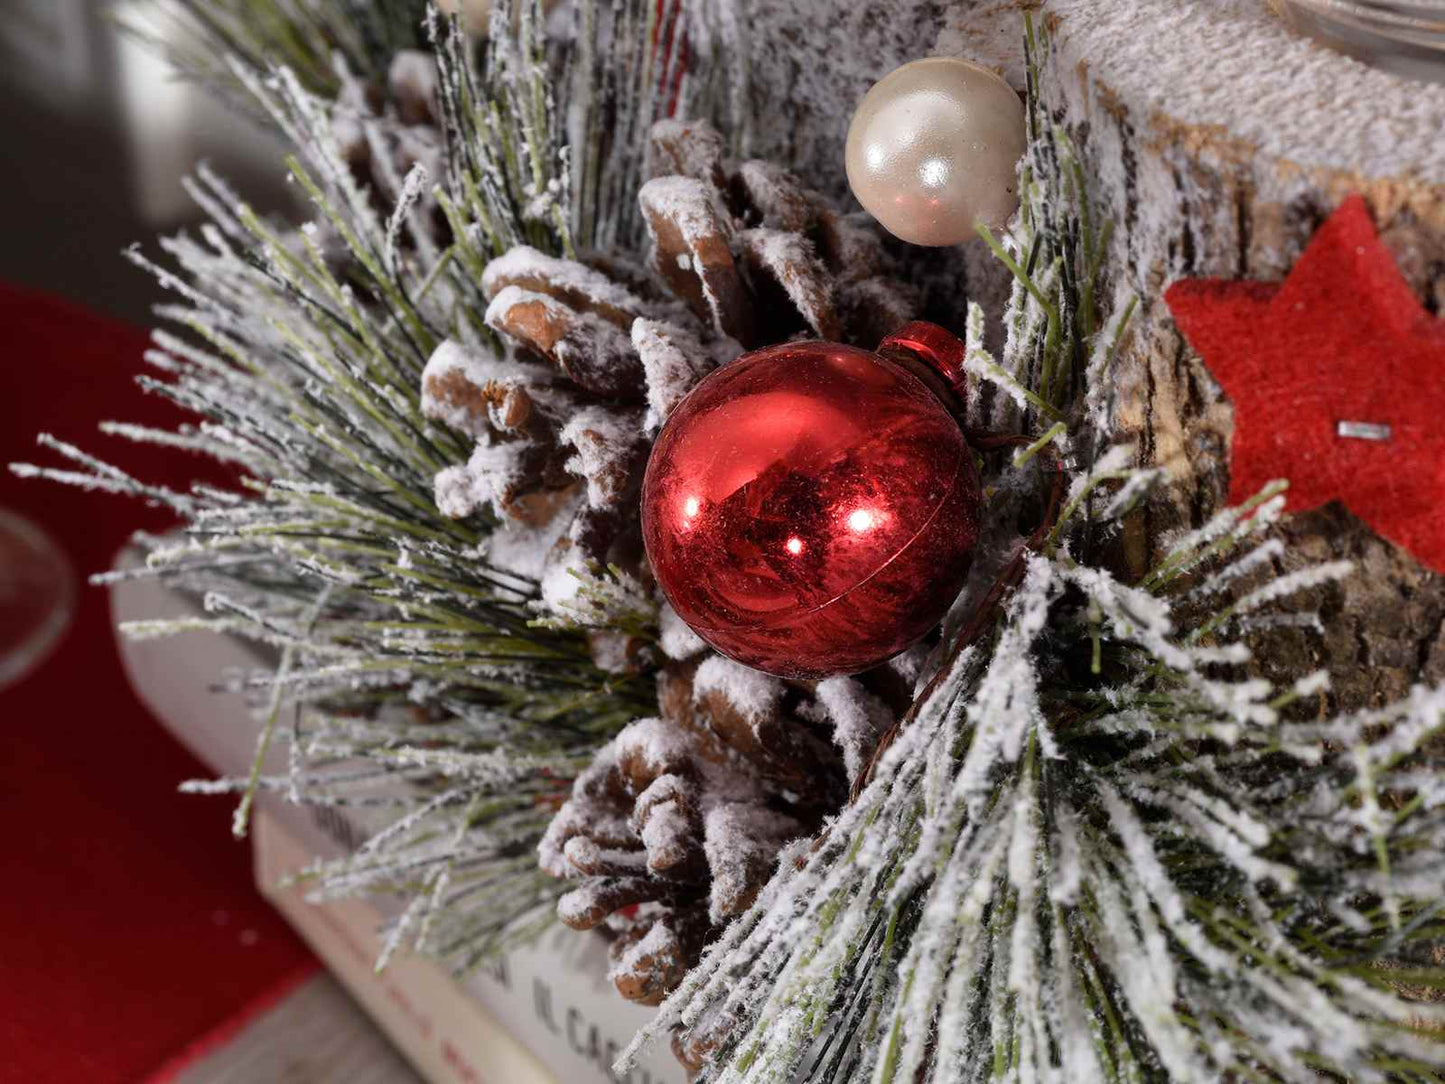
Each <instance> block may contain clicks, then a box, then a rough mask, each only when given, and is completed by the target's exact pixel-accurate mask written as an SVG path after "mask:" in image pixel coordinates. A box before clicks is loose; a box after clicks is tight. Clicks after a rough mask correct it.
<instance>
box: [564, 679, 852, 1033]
mask: <svg viewBox="0 0 1445 1084" xmlns="http://www.w3.org/2000/svg"><path fill="white" fill-rule="evenodd" d="M803 698H804V693H802V692H801V691H800V690H796V689H790V688H789V687H787V686H785V685H784V684H783V683H782V682H781V681H778V680H777V679H775V678H771V677H767V676H766V675H763V674H759V673H756V672H754V671H751V670H748V669H746V668H744V667H742V666H739V665H738V664H736V663H733V662H731V661H729V660H727V659H724V658H722V657H720V656H717V655H708V656H707V657H706V658H704V659H703V661H702V662H701V663H700V664H698V663H688V664H677V663H674V664H672V665H671V666H670V667H669V669H668V670H667V671H666V673H665V674H664V675H663V676H662V678H661V681H660V683H659V702H660V706H661V709H662V712H663V714H662V715H661V717H659V718H653V719H641V720H638V721H637V722H634V723H632V724H631V725H629V726H628V727H627V728H626V729H624V730H623V731H622V732H621V733H620V734H619V735H618V736H617V737H616V738H615V739H613V741H612V742H611V743H609V744H608V745H607V746H606V747H604V748H603V749H602V750H600V751H599V753H598V754H597V757H596V758H595V760H594V761H593V763H592V765H591V767H589V768H588V769H587V771H585V772H584V773H583V774H582V775H581V776H580V777H579V778H578V779H577V781H576V783H575V785H574V787H573V791H572V797H571V799H570V800H569V801H568V802H567V803H566V804H565V805H564V806H563V807H562V809H561V810H560V811H559V812H558V814H557V816H556V817H554V818H553V820H552V824H551V826H550V827H549V828H548V831H547V835H546V837H545V838H544V840H543V842H542V845H541V852H540V853H541V865H542V868H543V869H544V870H546V871H547V872H548V873H551V874H552V875H553V876H556V877H564V878H568V879H573V880H577V881H579V882H580V883H579V885H578V887H577V888H576V889H574V890H573V891H572V892H569V893H568V894H567V895H566V896H564V897H563V898H562V900H561V901H560V903H559V905H558V915H559V916H560V917H561V919H562V921H563V922H565V923H566V924H567V925H569V926H571V927H573V928H574V929H579V930H589V929H594V928H599V927H600V928H602V929H604V930H605V931H607V932H608V933H609V934H611V935H612V936H613V938H614V939H613V942H612V960H613V968H612V976H611V977H612V980H613V982H614V983H615V984H616V986H617V989H618V990H619V991H620V992H621V993H622V994H623V995H624V996H625V997H628V998H630V999H631V1000H634V1001H640V1002H643V1003H645V1004H657V1003H658V1002H659V1001H661V1000H662V998H663V997H664V996H665V995H666V994H667V993H668V992H670V991H671V990H672V989H673V988H674V987H675V986H676V985H677V984H678V983H679V982H680V981H681V980H682V977H683V975H684V974H686V972H687V970H688V968H690V967H691V966H692V965H693V964H694V963H695V962H696V961H697V957H698V954H699V953H700V952H701V950H702V948H703V946H704V944H705V943H706V942H707V940H708V939H709V938H710V937H711V936H712V935H713V934H714V933H715V932H716V931H717V930H718V929H719V928H720V927H721V926H722V925H723V924H724V923H725V922H727V921H728V920H729V919H730V918H732V917H733V916H735V915H738V914H741V913H742V912H743V911H745V910H747V908H748V907H750V906H751V905H752V903H753V900H754V899H756V898H757V894H758V891H759V890H760V889H761V888H762V886H763V884H764V883H766V881H767V879H768V878H769V877H770V876H771V875H772V872H773V868H774V866H775V864H776V862H777V856H778V852H779V851H780V850H781V849H782V847H783V846H784V845H785V844H786V843H787V842H788V841H790V840H793V839H800V838H806V837H808V836H811V835H812V834H813V833H814V832H816V831H817V828H818V826H819V824H820V823H821V821H822V818H823V816H824V815H825V814H826V813H827V812H828V811H830V810H832V809H836V808H837V806H838V804H839V803H840V802H841V801H842V799H843V796H844V795H845V794H846V788H847V780H846V777H845V772H844V767H843V758H842V756H841V754H840V751H839V750H838V749H837V748H836V747H834V746H833V745H832V744H831V742H830V741H829V740H828V738H827V736H826V728H825V727H819V726H814V725H812V724H809V723H808V722H807V721H805V720H804V719H803V718H802V717H800V716H799V715H798V714H796V708H797V707H798V706H799V705H800V704H801V702H802V700H803Z"/></svg>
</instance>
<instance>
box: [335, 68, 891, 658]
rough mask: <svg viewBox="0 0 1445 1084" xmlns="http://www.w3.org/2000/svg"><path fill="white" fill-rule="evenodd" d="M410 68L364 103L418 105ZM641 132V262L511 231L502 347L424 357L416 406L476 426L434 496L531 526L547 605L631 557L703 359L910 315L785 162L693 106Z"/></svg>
mask: <svg viewBox="0 0 1445 1084" xmlns="http://www.w3.org/2000/svg"><path fill="white" fill-rule="evenodd" d="M412 67H414V66H413V65H408V64H403V63H401V61H400V60H399V61H398V64H397V65H396V66H394V71H393V76H394V78H393V80H392V81H393V83H394V84H396V88H397V91H398V94H397V97H398V98H399V99H400V100H402V101H403V102H405V103H409V104H406V105H404V106H396V105H391V106H384V107H382V106H377V107H375V108H377V109H380V110H381V112H382V113H383V114H384V115H386V116H392V115H393V114H395V115H396V116H399V117H412V116H414V117H416V118H418V119H419V120H421V121H423V122H425V120H426V118H428V117H429V116H431V115H432V114H430V113H428V109H433V108H434V107H433V106H430V105H428V103H429V102H432V101H433V97H432V95H431V93H430V92H428V91H427V90H426V88H425V87H424V86H420V85H418V86H410V84H409V83H408V81H407V80H403V79H400V78H399V73H400V74H408V73H410V74H411V75H415V74H416V73H415V72H412V71H411V69H412ZM413 82H414V80H413ZM407 86H410V90H409V92H408V95H406V96H401V95H400V94H399V90H400V88H403V87H407ZM358 94H359V92H358ZM356 96H357V95H356V94H353V95H351V97H356ZM347 100H348V101H349V98H348V99H347ZM652 144H653V147H652V152H653V154H652V160H653V162H654V164H655V165H656V166H657V172H659V174H660V175H658V176H655V177H653V178H652V179H651V180H649V181H648V182H647V183H646V184H645V185H644V186H643V188H642V190H641V192H640V193H639V195H638V199H639V202H640V204H641V206H642V208H643V211H644V214H645V217H646V220H647V223H648V228H649V231H650V233H651V235H652V239H653V244H652V249H651V252H650V255H649V260H648V264H649V266H648V268H639V267H636V266H633V265H631V264H630V263H629V262H628V261H627V260H626V259H625V258H624V257H621V256H619V255H617V254H606V255H600V254H591V255H587V256H586V257H584V258H583V259H582V260H577V261H573V260H561V259H556V258H553V257H550V256H546V255H544V254H543V253H540V252H538V251H536V250H535V249H531V248H527V247H525V246H523V247H518V248H515V249H513V250H512V251H511V252H508V253H507V254H506V255H504V256H501V257H499V258H498V259H495V260H493V261H492V262H491V264H489V265H488V267H487V269H486V271H485V273H484V275H483V279H482V290H483V293H484V294H485V295H486V297H487V298H488V300H489V302H490V304H489V306H488V309H487V314H486V322H487V325H488V326H489V327H491V328H492V329H493V330H494V331H496V332H497V333H498V334H499V335H500V336H502V337H503V339H504V340H505V341H507V342H509V343H511V344H512V345H513V347H514V353H515V355H516V357H515V358H514V359H511V360H508V361H506V362H505V363H502V362H499V361H494V360H493V359H492V358H490V357H489V356H488V354H487V353H486V352H485V351H484V350H482V349H480V348H477V349H472V348H467V347H463V346H461V345H459V344H456V343H447V344H444V345H443V346H442V347H441V348H440V349H438V350H437V351H436V353H435V354H434V355H433V357H432V358H431V360H430V362H429V363H428V365H427V367H426V371H425V373H424V376H423V402H422V407H423V411H424V412H425V414H426V415H427V416H428V417H430V418H433V419H436V420H439V421H445V422H446V423H447V424H449V425H451V426H452V428H454V429H458V430H460V431H462V432H464V433H466V434H468V435H470V436H472V437H473V438H474V439H475V440H476V441H477V444H476V450H475V452H474V453H473V455H472V456H471V458H470V460H469V461H468V462H467V463H466V464H465V465H458V466H454V467H450V468H448V469H447V470H444V471H443V472H441V474H439V475H438V476H437V479H436V499H437V505H438V507H439V508H440V509H441V510H442V511H443V512H444V513H445V514H447V515H450V516H455V517H465V516H470V515H473V514H475V513H477V512H478V511H480V510H482V509H484V508H490V509H491V511H492V512H493V513H494V514H495V515H496V516H498V517H499V518H500V519H501V520H502V521H503V522H504V523H507V522H510V523H512V524H515V525H517V526H519V527H527V528H534V529H537V530H538V531H539V532H542V534H541V537H540V538H539V540H538V545H540V546H542V547H544V548H545V547H551V552H550V555H549V557H548V559H547V563H546V567H545V569H544V570H543V571H542V574H541V576H542V580H543V595H544V605H548V606H560V605H563V604H565V602H566V599H567V597H568V593H569V591H570V589H571V588H572V586H573V585H574V584H575V580H574V579H573V578H572V577H571V576H570V575H569V572H570V571H577V572H581V571H582V570H583V569H584V568H586V567H588V566H589V565H596V564H604V565H605V564H614V563H615V564H618V565H620V566H621V567H623V568H626V569H628V570H629V571H633V570H635V569H636V568H637V566H638V565H639V564H640V558H641V545H640V538H639V535H638V529H637V494H638V490H639V488H640V485H641V475H642V471H643V468H644V467H645V465H646V457H647V450H648V445H649V437H650V435H651V434H653V433H655V432H656V430H657V428H658V427H659V426H660V425H661V423H662V422H663V421H664V420H665V419H666V417H667V415H668V414H669V413H670V412H671V410H672V408H673V407H674V406H676V405H677V403H678V402H679V401H680V400H681V399H682V397H683V396H684V395H686V394H687V392H688V391H689V390H691V388H692V387H693V386H694V385H695V384H696V383H697V382H698V381H699V380H701V379H702V378H703V377H704V376H706V375H707V374H708V373H709V372H711V371H712V369H714V368H716V367H717V365H719V364H721V363H722V362H725V361H729V360H731V359H732V358H735V357H736V356H737V355H738V354H739V353H741V352H742V350H743V348H744V347H746V346H753V345H756V344H757V343H760V342H776V341H781V340H784V339H787V338H789V337H795V336H799V335H809V336H823V337H827V338H844V339H854V340H856V341H859V342H864V343H867V344H868V345H870V346H871V345H873V344H875V343H876V342H877V341H878V340H879V339H881V338H882V337H883V336H884V335H885V334H887V333H888V332H889V331H892V330H893V329H895V328H896V327H897V326H899V325H901V324H903V323H905V322H907V321H908V320H909V319H912V318H913V317H914V315H916V305H917V301H918V298H917V295H916V291H914V290H913V289H912V288H911V287H908V286H905V285H902V284H901V283H898V282H895V281H894V280H893V279H892V278H890V277H889V271H890V269H891V266H892V265H891V263H890V260H889V257H888V256H887V253H886V252H885V250H884V247H883V244H882V242H881V241H880V239H879V238H878V236H877V235H876V234H875V233H873V231H872V230H871V228H869V227H867V226H865V225H863V224H861V223H860V222H858V221H856V220H854V219H851V218H848V217H846V216H843V215H840V214H839V213H838V212H837V211H835V210H834V209H833V208H832V207H831V206H829V204H828V203H827V201H826V200H824V199H823V197H821V196H819V195H818V194H817V193H814V192H810V191H808V190H807V189H806V188H804V187H803V186H802V184H801V183H800V182H799V181H798V180H797V178H795V177H793V176H792V175H791V174H788V173H787V172H785V171H784V170H782V169H780V168H778V167H777V166H775V165H772V164H771V163H767V162H759V161H749V162H743V163H742V164H740V165H736V166H732V165H730V164H728V163H726V162H725V161H724V159H723V157H722V148H723V140H722V137H721V136H719V135H718V133H717V132H716V131H714V130H713V129H711V128H709V127H707V126H706V125H703V124H688V123H683V122H678V121H663V122H660V123H659V124H657V125H656V126H655V127H654V129H653V133H652ZM664 171H666V172H664ZM554 589H555V591H556V592H557V594H556V596H555V597H554V595H553V594H552V591H553V590H554ZM614 654H615V652H614Z"/></svg>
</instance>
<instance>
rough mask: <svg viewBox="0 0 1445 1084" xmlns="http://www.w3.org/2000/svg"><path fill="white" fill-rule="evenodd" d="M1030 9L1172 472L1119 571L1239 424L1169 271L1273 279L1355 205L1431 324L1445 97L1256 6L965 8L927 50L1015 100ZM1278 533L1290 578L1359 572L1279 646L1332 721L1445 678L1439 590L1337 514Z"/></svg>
mask: <svg viewBox="0 0 1445 1084" xmlns="http://www.w3.org/2000/svg"><path fill="white" fill-rule="evenodd" d="M1025 7H1029V8H1034V9H1035V10H1037V11H1038V15H1037V16H1036V17H1037V18H1038V19H1040V20H1041V21H1042V22H1043V23H1045V24H1046V25H1047V27H1048V29H1049V31H1050V39H1051V44H1050V49H1049V53H1048V55H1047V56H1046V57H1045V58H1044V72H1043V87H1042V91H1043V95H1044V98H1045V100H1046V103H1047V105H1048V107H1049V109H1050V110H1051V112H1052V113H1053V115H1054V117H1055V118H1056V120H1058V121H1061V122H1062V123H1063V124H1064V125H1065V126H1066V127H1067V128H1068V130H1069V131H1070V133H1071V134H1072V136H1073V138H1074V140H1075V142H1076V143H1077V144H1078V146H1079V149H1080V153H1081V155H1082V156H1083V158H1084V161H1085V165H1086V166H1087V168H1088V169H1089V171H1090V173H1091V175H1092V176H1093V177H1094V178H1095V181H1096V195H1097V202H1098V203H1099V205H1100V206H1099V211H1100V212H1101V213H1102V214H1104V215H1105V216H1107V217H1109V218H1110V219H1112V220H1113V222H1114V226H1115V233H1114V238H1113V243H1112V253H1111V260H1112V266H1113V269H1114V271H1115V277H1116V281H1117V282H1118V284H1119V286H1120V288H1121V289H1122V290H1124V291H1127V292H1129V293H1133V294H1134V295H1136V296H1137V297H1138V299H1139V303H1140V307H1139V318H1138V319H1137V320H1136V321H1135V323H1134V333H1133V335H1132V337H1131V339H1130V341H1129V343H1128V344H1127V348H1126V349H1125V350H1124V351H1123V352H1122V353H1121V355H1120V357H1119V361H1118V365H1117V371H1116V373H1115V380H1116V385H1117V393H1118V394H1117V407H1116V422H1117V425H1118V428H1119V429H1120V430H1121V431H1122V432H1124V433H1127V434H1130V435H1132V436H1133V437H1134V438H1135V439H1136V440H1137V441H1138V445H1139V448H1140V453H1141V458H1142V459H1143V460H1144V461H1146V462H1151V463H1155V464H1158V465H1160V466H1163V467H1165V468H1167V469H1168V471H1169V473H1170V477H1171V485H1170V487H1169V489H1168V492H1167V494H1165V495H1164V496H1163V497H1162V498H1161V499H1159V500H1156V501H1155V502H1154V503H1153V504H1152V505H1151V506H1150V507H1149V508H1147V509H1146V510H1145V511H1144V512H1143V513H1142V515H1141V518H1140V521H1139V522H1138V523H1137V524H1135V527H1136V531H1135V532H1134V534H1135V553H1134V554H1133V558H1134V560H1136V561H1137V562H1139V563H1143V562H1144V561H1145V560H1147V559H1148V556H1149V555H1150V554H1157V552H1158V551H1159V549H1160V547H1161V546H1162V545H1164V544H1165V543H1166V542H1167V540H1168V539H1169V538H1170V536H1171V535H1173V534H1174V533H1176V532H1178V531H1179V530H1181V529H1185V528H1188V527H1191V526H1197V525H1198V524H1199V523H1201V522H1202V521H1203V520H1204V519H1205V518H1206V517H1207V516H1209V515H1210V514H1211V513H1212V512H1214V511H1215V510H1216V509H1217V508H1218V507H1220V505H1221V503H1222V502H1223V501H1224V500H1225V497H1226V495H1227V493H1228V489H1229V447H1230V438H1231V435H1232V432H1233V408H1232V407H1231V404H1230V403H1229V401H1228V399H1227V398H1225V396H1224V395H1223V394H1222V392H1221V390H1220V388H1219V387H1218V385H1217V384H1216V383H1215V382H1214V380H1213V379H1212V378H1211V376H1210V374H1209V371H1208V369H1207V368H1205V366H1204V364H1203V363H1202V362H1201V361H1200V359H1199V358H1198V357H1197V356H1196V355H1195V354H1194V352H1193V351H1192V350H1190V349H1189V347H1188V346H1187V345H1186V344H1185V342H1184V340H1183V339H1182V337H1181V336H1180V334H1179V333H1178V331H1177V329H1176V328H1175V326H1174V323H1173V321H1172V320H1171V318H1170V316H1169V312H1168V309H1167V308H1166V306H1165V305H1164V302H1163V299H1162V294H1163V290H1164V289H1165V288H1166V287H1167V286H1168V285H1169V284H1170V283H1171V282H1173V281H1174V280H1175V279H1177V278H1180V277H1184V276H1217V277H1224V278H1242V279H1254V280H1261V281H1266V282H1275V281H1278V280H1280V279H1282V278H1283V277H1284V276H1285V275H1286V274H1287V273H1288V271H1289V269H1290V267H1291V266H1292V265H1293V263H1294V262H1295V260H1296V259H1297V258H1298V256H1299V254H1300V252H1301V250H1302V249H1303V248H1304V246H1305V244H1306V243H1307V242H1308V241H1309V239H1310V237H1311V235H1312V234H1313V233H1314V231H1315V229H1316V227H1317V226H1318V225H1319V224H1320V223H1321V222H1322V221H1323V220H1324V219H1325V218H1326V217H1327V216H1328V215H1329V213H1330V212H1331V211H1332V210H1333V209H1334V208H1335V207H1337V206H1338V205H1339V204H1340V203H1341V202H1342V201H1343V200H1344V198H1345V197H1346V196H1347V195H1349V194H1350V193H1353V192H1358V193H1361V194H1362V195H1363V196H1364V197H1365V199H1366V201H1367V202H1368V203H1369V205H1370V208H1371V210H1372V212H1373V214H1374V217H1375V222H1376V225H1377V226H1378V228H1379V230H1380V232H1381V235H1382V237H1383V238H1384V240H1385V242H1386V243H1387V244H1388V245H1389V247H1390V249H1391V250H1392V252H1393V253H1394V254H1395V257H1396V259H1397V261H1398V263H1399V266H1400V268H1401V270H1402V271H1403V272H1404V274H1405V276H1406V278H1407V280H1408V281H1409V282H1410V284H1411V285H1412V287H1413V288H1414V289H1415V290H1416V291H1417V292H1418V293H1419V295H1420V296H1421V298H1422V299H1423V300H1424V301H1425V303H1426V305H1427V307H1429V308H1430V309H1431V310H1432V311H1435V312H1439V311H1440V309H1441V307H1442V303H1445V86H1436V85H1431V84H1425V83H1418V82H1412V81H1409V80H1406V79H1402V78H1400V77H1398V76H1393V75H1389V74H1387V73H1384V72H1381V71H1376V70H1374V69H1371V68H1368V67H1365V66H1363V65H1361V64H1359V63H1358V62H1356V61H1354V60H1351V59H1349V58H1346V57H1344V56H1341V55H1339V54H1337V53H1334V52H1332V51H1330V50H1328V49H1325V48H1323V47H1322V46H1319V45H1316V44H1314V43H1313V42H1311V41H1309V40H1307V39H1305V38H1302V37H1300V36H1298V35H1297V34H1295V33H1294V32H1293V31H1291V30H1290V29H1289V28H1288V27H1287V26H1286V25H1285V24H1284V23H1283V22H1282V21H1281V20H1280V19H1279V18H1278V17H1277V15H1276V14H1274V13H1273V12H1272V11H1271V9H1270V8H1269V7H1268V6H1267V5H1266V4H1265V3H1264V2H1263V0H1118V2H1115V0H1039V2H1035V3H1028V2H1025V0H1005V2H987V0H985V2H981V3H969V2H967V0H965V2H961V3H956V4H955V5H953V6H952V7H951V8H950V9H949V11H948V13H947V14H946V17H945V26H944V29H943V32H942V34H941V36H940V39H939V51H940V52H943V53H948V54H952V55H961V56H973V57H976V58H982V59H984V60H985V61H986V62H990V63H993V64H994V65H996V66H997V67H999V68H1001V69H1002V70H1003V71H1004V72H1005V73H1006V74H1007V75H1008V76H1009V77H1010V78H1011V79H1013V80H1014V81H1016V82H1019V83H1021V82H1022V51H1021V49H1020V48H1019V45H1018V26H1019V12H1020V10H1021V9H1022V8H1025ZM1321 378H1322V379H1329V374H1328V370H1327V369H1326V370H1323V371H1322V374H1321ZM1421 378H1422V379H1429V378H1431V377H1428V376H1426V375H1425V374H1422V375H1421ZM1433 378H1434V379H1440V377H1439V375H1438V374H1437V375H1435V376H1434V377H1433ZM1400 393H1401V394H1408V393H1409V389H1408V388H1401V389H1400ZM1282 534H1283V537H1284V539H1285V541H1286V542H1287V548H1288V554H1287V556H1286V558H1285V560H1284V564H1285V567H1294V566H1296V565H1300V564H1303V563H1305V562H1307V561H1315V560H1319V559H1333V558H1337V557H1345V558H1348V559H1351V560H1353V561H1355V562H1356V564H1357V570H1358V571H1357V574H1356V575H1354V576H1353V577H1351V578H1350V579H1349V580H1348V581H1347V582H1346V583H1345V584H1343V585H1342V586H1338V587H1333V588H1330V589H1327V590H1323V591H1320V592H1319V593H1318V594H1317V596H1316V597H1315V598H1313V599H1312V600H1311V601H1312V602H1313V603H1314V604H1315V605H1316V606H1317V607H1318V609H1319V612H1320V617H1321V623H1322V627H1321V629H1318V630H1314V631H1305V630H1301V631H1300V632H1299V633H1298V634H1297V635H1296V636H1295V637H1294V639H1293V640H1292V641H1291V642H1290V643H1289V645H1288V646H1287V647H1286V648H1285V650H1284V651H1283V653H1282V654H1281V653H1280V651H1279V649H1278V648H1276V649H1275V661H1276V662H1277V663H1278V664H1279V665H1280V667H1281V668H1282V669H1294V670H1295V671H1296V672H1298V668H1299V667H1300V666H1301V665H1306V666H1308V665H1316V666H1323V667H1326V668H1328V669H1329V670H1330V671H1331V672H1332V675H1333V677H1334V682H1335V691H1334V694H1333V695H1334V696H1335V698H1336V699H1337V701H1338V704H1339V706H1343V707H1355V706H1363V705H1366V704H1370V703H1377V702H1381V701H1383V700H1386V699H1392V698H1394V697H1396V696H1398V695H1400V694H1401V693H1403V692H1404V691H1405V690H1406V689H1407V688H1408V687H1409V686H1410V685H1411V684H1413V683H1416V682H1420V681H1440V680H1445V576H1440V575H1437V574H1434V573H1432V572H1430V571H1429V570H1427V569H1425V568H1423V567H1422V566H1421V565H1419V564H1418V563H1417V562H1416V561H1415V560H1413V559H1412V558H1411V557H1410V555H1409V554H1407V553H1405V552H1403V551H1402V550H1400V549H1398V548H1396V547H1395V546H1394V545H1392V544H1391V543H1389V542H1386V541H1384V540H1383V539H1381V538H1379V537H1378V536H1377V535H1375V534H1374V533H1373V532H1372V531H1371V530H1370V529H1369V528H1368V527H1367V526H1365V525H1364V524H1362V523H1360V522H1359V521H1358V520H1356V519H1355V518H1354V517H1353V516H1352V515H1350V514H1349V512H1348V511H1347V510H1345V509H1344V508H1342V507H1340V506H1338V505H1328V506H1326V507H1325V508H1323V509H1320V510H1317V511H1314V512H1307V513H1303V514H1300V515H1297V516H1294V517H1292V518H1291V520H1290V521H1289V522H1288V523H1287V525H1286V526H1285V527H1284V528H1283V530H1282Z"/></svg>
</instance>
